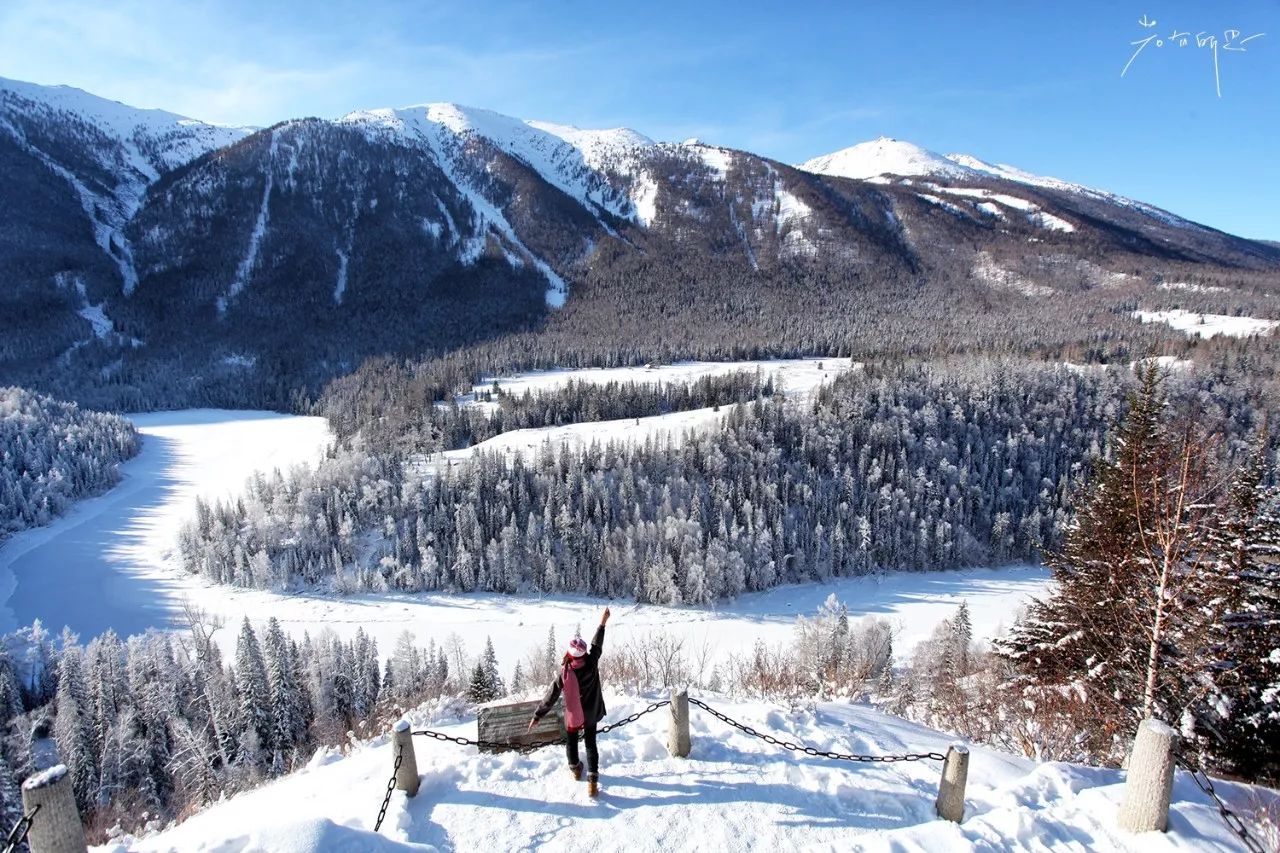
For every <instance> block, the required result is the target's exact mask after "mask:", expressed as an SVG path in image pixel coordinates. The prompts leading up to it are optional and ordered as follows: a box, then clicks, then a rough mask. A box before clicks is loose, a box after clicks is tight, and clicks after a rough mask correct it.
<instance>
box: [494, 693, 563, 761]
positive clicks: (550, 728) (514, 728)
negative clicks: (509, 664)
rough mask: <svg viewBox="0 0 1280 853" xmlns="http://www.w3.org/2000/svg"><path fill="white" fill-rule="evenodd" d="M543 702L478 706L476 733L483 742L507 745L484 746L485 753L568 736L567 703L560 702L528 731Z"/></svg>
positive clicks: (498, 703) (505, 701) (501, 701)
mask: <svg viewBox="0 0 1280 853" xmlns="http://www.w3.org/2000/svg"><path fill="white" fill-rule="evenodd" d="M539 704H540V703H539V702H538V701H537V700H536V699H535V700H530V701H527V702H512V701H509V700H499V701H497V702H486V703H485V704H483V705H478V706H476V730H477V734H478V739H479V740H484V741H491V742H494V743H501V744H507V746H505V747H483V746H482V747H480V750H481V751H482V752H506V751H507V750H508V749H520V748H521V747H525V746H529V745H530V744H534V743H537V742H538V741H544V740H551V739H552V738H558V737H564V703H563V702H556V704H555V705H554V706H553V707H552V708H551V711H550V713H548V714H547V715H546V716H545V717H543V718H542V719H541V720H539V721H538V725H536V726H534V727H533V731H528V728H529V720H530V719H532V718H533V712H534V711H536V710H537V709H538V705H539Z"/></svg>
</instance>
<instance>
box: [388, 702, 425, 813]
mask: <svg viewBox="0 0 1280 853" xmlns="http://www.w3.org/2000/svg"><path fill="white" fill-rule="evenodd" d="M391 746H392V749H393V750H399V752H400V756H401V758H400V768H399V769H398V770H396V788H397V789H398V790H401V791H404V792H405V793H406V794H408V795H409V796H411V797H412V796H414V795H415V794H417V793H418V785H419V783H420V781H421V780H420V779H419V778H418V757H417V756H416V755H414V753H413V735H412V734H410V733H409V721H408V720H401V721H400V722H398V723H396V724H395V726H394V727H393V728H392V730H391ZM395 757H396V753H395V751H393V752H392V753H391V760H392V761H393V762H394V761H395ZM393 766H394V765H393Z"/></svg>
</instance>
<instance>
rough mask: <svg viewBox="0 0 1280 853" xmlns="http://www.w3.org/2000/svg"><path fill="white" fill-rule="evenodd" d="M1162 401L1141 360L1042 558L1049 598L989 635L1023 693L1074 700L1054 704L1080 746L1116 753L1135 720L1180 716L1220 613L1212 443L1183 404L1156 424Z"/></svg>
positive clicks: (1208, 656) (1217, 478)
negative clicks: (1115, 421)
mask: <svg viewBox="0 0 1280 853" xmlns="http://www.w3.org/2000/svg"><path fill="white" fill-rule="evenodd" d="M1164 408H1165V406H1164V400H1163V397H1162V394H1161V392H1160V388H1159V376H1158V374H1157V371H1156V368H1155V367H1154V365H1152V366H1149V367H1147V368H1145V369H1143V370H1142V371H1141V373H1140V387H1139V389H1138V391H1137V392H1136V393H1135V394H1134V396H1133V398H1132V401H1131V404H1130V407H1129V413H1128V415H1127V417H1126V418H1125V420H1124V422H1123V423H1122V424H1121V426H1120V428H1119V430H1118V432H1119V440H1118V441H1117V445H1116V446H1117V453H1116V458H1115V460H1114V461H1111V462H1100V463H1099V464H1098V466H1097V470H1096V472H1095V477H1094V479H1093V481H1092V483H1091V484H1090V485H1089V486H1088V487H1087V490H1086V492H1085V493H1084V495H1082V497H1081V499H1080V500H1079V501H1078V510H1077V517H1076V522H1075V525H1074V526H1073V527H1072V528H1071V529H1069V531H1068V533H1067V536H1066V538H1065V540H1064V542H1063V546H1062V548H1061V549H1060V550H1059V551H1056V552H1053V553H1051V554H1050V555H1049V556H1048V558H1047V560H1046V562H1047V563H1048V565H1049V566H1050V568H1051V569H1052V571H1053V576H1054V579H1055V581H1056V583H1055V586H1054V592H1053V594H1052V595H1050V596H1049V597H1048V598H1046V599H1043V600H1040V601H1037V602H1035V603H1034V604H1033V606H1032V607H1031V608H1030V611H1029V613H1028V616H1027V618H1026V619H1025V620H1023V621H1022V622H1021V623H1020V624H1019V625H1018V626H1017V627H1016V628H1015V630H1014V632H1013V633H1012V635H1011V637H1010V638H1009V639H1008V640H1006V641H1004V642H1003V643H1002V644H1001V649H1002V651H1003V653H1004V654H1005V655H1007V656H1008V657H1009V658H1010V659H1011V660H1012V661H1013V662H1014V663H1015V664H1016V666H1017V669H1018V671H1019V683H1020V685H1021V687H1022V688H1023V690H1024V697H1025V699H1026V700H1027V701H1029V702H1032V703H1037V702H1039V703H1042V704H1045V705H1047V704H1058V705H1061V704H1062V703H1063V702H1064V701H1066V702H1070V703H1074V704H1072V705H1071V706H1070V707H1068V708H1067V710H1065V711H1063V713H1065V714H1067V715H1068V717H1069V718H1070V720H1072V721H1074V723H1077V724H1079V725H1082V726H1083V727H1084V728H1085V734H1086V739H1087V743H1088V745H1089V748H1090V751H1091V752H1092V753H1093V754H1095V755H1099V756H1105V757H1108V758H1110V759H1111V760H1115V761H1118V760H1120V758H1122V756H1123V750H1124V745H1125V744H1127V743H1128V742H1129V740H1130V739H1131V737H1132V734H1133V731H1134V730H1135V729H1136V727H1137V724H1138V723H1139V722H1140V721H1141V719H1143V718H1144V717H1148V716H1155V717H1157V718H1159V719H1162V720H1164V721H1165V722H1168V723H1171V724H1173V725H1175V726H1176V725H1180V724H1182V723H1183V722H1184V715H1185V714H1186V713H1189V712H1190V711H1191V706H1192V705H1193V704H1194V703H1195V702H1196V700H1197V698H1198V697H1199V695H1201V694H1202V688H1201V687H1198V686H1196V682H1197V681H1199V680H1200V679H1201V678H1202V677H1203V675H1202V674H1203V673H1204V672H1205V671H1206V669H1207V668H1208V667H1210V666H1211V665H1212V663H1213V658H1214V651H1213V643H1212V637H1213V634H1214V626H1215V625H1217V624H1218V623H1219V622H1220V621H1221V620H1222V618H1223V617H1224V615H1225V609H1224V608H1225V603H1226V599H1227V593H1226V585H1227V584H1226V576H1225V575H1224V574H1223V573H1222V571H1221V561H1220V559H1218V558H1217V557H1216V556H1215V547H1214V541H1215V538H1216V531H1217V529H1218V527H1219V525H1220V523H1221V522H1222V518H1223V516H1222V509H1221V505H1222V502H1223V496H1222V495H1221V494H1218V491H1219V490H1220V482H1221V479H1222V478H1221V475H1220V473H1219V472H1218V468H1217V466H1218V464H1219V462H1218V459H1217V458H1216V456H1215V452H1216V450H1217V447H1216V445H1215V444H1214V442H1212V441H1210V440H1209V438H1208V436H1207V435H1206V434H1205V433H1204V432H1203V431H1201V430H1200V429H1199V427H1198V423H1197V420H1196V416H1197V414H1198V413H1197V412H1196V411H1194V410H1189V411H1188V412H1187V413H1184V414H1183V416H1182V417H1180V418H1178V419H1177V420H1175V421H1172V422H1169V421H1167V419H1166V417H1165V416H1164V414H1163V412H1164ZM1064 697H1066V698H1064ZM1067 724H1068V725H1070V724H1072V723H1070V722H1069V723H1067Z"/></svg>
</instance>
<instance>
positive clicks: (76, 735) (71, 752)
mask: <svg viewBox="0 0 1280 853" xmlns="http://www.w3.org/2000/svg"><path fill="white" fill-rule="evenodd" d="M56 701H57V711H58V716H57V718H56V720H55V722H54V737H55V738H56V740H57V743H58V758H59V760H60V761H61V762H62V763H63V764H65V765H66V766H67V771H68V772H69V773H70V774H71V787H72V789H73V790H74V791H75V795H76V803H77V804H78V805H79V806H80V808H81V809H82V810H84V809H87V808H88V807H89V806H90V805H91V804H92V803H94V802H96V801H97V797H98V794H99V789H98V756H97V755H96V754H95V751H94V744H95V743H96V738H95V737H94V731H93V717H92V713H91V711H90V708H89V690H88V685H87V684H86V683H85V674H84V660H83V653H82V651H81V649H80V646H79V645H78V644H77V642H76V638H75V637H74V636H73V635H70V634H64V635H63V643H62V657H61V660H60V661H59V662H58V693H57V699H56Z"/></svg>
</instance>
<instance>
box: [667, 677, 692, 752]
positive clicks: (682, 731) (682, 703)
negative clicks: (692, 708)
mask: <svg viewBox="0 0 1280 853" xmlns="http://www.w3.org/2000/svg"><path fill="white" fill-rule="evenodd" d="M689 748H690V743H689V690H688V689H687V688H686V689H684V690H672V691H671V724H670V726H669V728H668V729H667V751H668V752H670V753H671V754H672V755H673V756H674V757H676V758H688V757H689Z"/></svg>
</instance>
